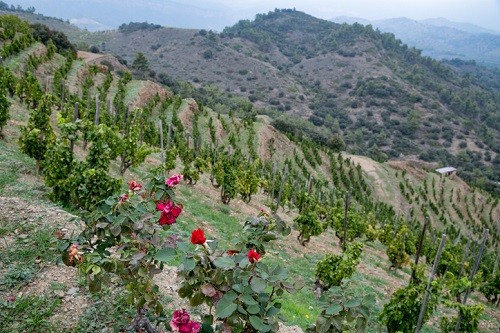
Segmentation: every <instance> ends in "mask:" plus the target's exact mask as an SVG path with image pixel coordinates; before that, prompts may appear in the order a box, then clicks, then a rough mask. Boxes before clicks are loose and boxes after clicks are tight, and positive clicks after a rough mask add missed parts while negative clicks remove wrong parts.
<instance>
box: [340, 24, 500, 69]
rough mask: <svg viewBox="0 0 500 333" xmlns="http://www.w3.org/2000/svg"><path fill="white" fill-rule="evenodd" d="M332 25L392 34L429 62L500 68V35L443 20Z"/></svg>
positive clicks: (474, 26)
mask: <svg viewBox="0 0 500 333" xmlns="http://www.w3.org/2000/svg"><path fill="white" fill-rule="evenodd" d="M332 21H333V22H336V23H348V24H352V23H354V22H358V23H360V24H363V25H368V24H371V25H372V26H373V27H374V28H378V29H380V31H382V32H390V33H393V34H394V35H395V36H396V38H399V39H401V40H402V41H403V43H405V44H408V45H410V46H415V47H417V48H419V49H421V50H422V54H423V55H426V56H430V57H432V58H436V59H453V58H458V59H462V60H475V61H476V62H477V63H479V64H483V65H486V66H492V67H500V34H499V33H498V32H495V31H491V30H488V29H484V28H481V27H478V26H476V25H473V24H470V23H457V22H451V21H448V20H446V19H443V18H437V19H427V20H422V21H415V20H411V19H409V18H405V17H401V18H393V19H386V20H373V21H370V20H366V19H361V18H353V17H337V18H334V19H332Z"/></svg>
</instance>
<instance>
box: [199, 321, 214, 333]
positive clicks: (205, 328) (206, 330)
mask: <svg viewBox="0 0 500 333" xmlns="http://www.w3.org/2000/svg"><path fill="white" fill-rule="evenodd" d="M201 333H214V329H213V328H212V326H210V325H209V324H207V323H203V324H201Z"/></svg>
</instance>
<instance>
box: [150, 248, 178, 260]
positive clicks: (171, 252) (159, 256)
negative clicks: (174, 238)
mask: <svg viewBox="0 0 500 333" xmlns="http://www.w3.org/2000/svg"><path fill="white" fill-rule="evenodd" d="M176 253H177V251H175V249H174V248H171V247H166V248H163V249H160V250H158V252H156V255H155V259H156V260H159V261H162V262H170V261H171V260H172V259H174V258H175V255H176Z"/></svg>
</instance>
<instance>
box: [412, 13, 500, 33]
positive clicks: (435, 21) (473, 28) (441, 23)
mask: <svg viewBox="0 0 500 333" xmlns="http://www.w3.org/2000/svg"><path fill="white" fill-rule="evenodd" d="M419 22H421V23H424V24H429V25H434V26H436V27H448V28H454V29H458V30H462V31H466V32H470V33H471V34H493V35H498V34H500V32H498V31H495V30H491V29H485V28H483V27H480V26H478V25H475V24H471V23H467V22H453V21H450V20H447V19H445V18H443V17H437V18H429V19H425V20H419Z"/></svg>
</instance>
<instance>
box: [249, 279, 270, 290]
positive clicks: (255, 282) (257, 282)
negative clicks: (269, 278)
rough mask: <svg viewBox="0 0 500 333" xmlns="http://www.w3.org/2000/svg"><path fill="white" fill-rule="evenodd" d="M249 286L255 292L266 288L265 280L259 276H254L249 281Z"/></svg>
mask: <svg viewBox="0 0 500 333" xmlns="http://www.w3.org/2000/svg"><path fill="white" fill-rule="evenodd" d="M250 286H251V287H252V290H253V291H255V292H256V293H260V292H261V291H263V290H264V289H266V280H264V279H261V278H254V279H252V281H251V282H250Z"/></svg>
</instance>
